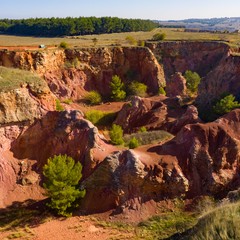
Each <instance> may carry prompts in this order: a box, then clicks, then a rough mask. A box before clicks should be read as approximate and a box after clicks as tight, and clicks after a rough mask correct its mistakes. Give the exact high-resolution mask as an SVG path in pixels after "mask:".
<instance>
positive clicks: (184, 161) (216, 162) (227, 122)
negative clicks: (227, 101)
mask: <svg viewBox="0 0 240 240" xmlns="http://www.w3.org/2000/svg"><path fill="white" fill-rule="evenodd" d="M239 116H240V110H235V111H232V112H231V113H229V114H228V115H226V116H224V117H223V118H221V119H219V120H217V121H216V122H212V123H207V124H199V123H198V124H190V125H186V126H185V127H183V128H182V130H181V131H180V132H179V133H178V134H177V136H176V138H175V139H174V140H172V141H171V142H169V143H167V144H165V145H163V146H161V147H156V148H152V149H150V151H157V152H158V154H159V155H162V156H163V159H164V158H168V157H172V158H174V159H176V161H177V162H178V164H179V166H180V167H181V169H182V171H183V174H184V176H185V177H186V178H187V179H188V180H189V192H188V194H189V196H190V197H193V196H196V195H201V194H210V195H211V194H213V195H214V194H215V195H218V194H220V193H223V192H224V191H227V190H228V189H229V188H234V183H235V181H239V157H240V151H239V149H240V148H239V146H240V145H239V143H240V142H239V125H240V121H239ZM235 187H236V186H235Z"/></svg>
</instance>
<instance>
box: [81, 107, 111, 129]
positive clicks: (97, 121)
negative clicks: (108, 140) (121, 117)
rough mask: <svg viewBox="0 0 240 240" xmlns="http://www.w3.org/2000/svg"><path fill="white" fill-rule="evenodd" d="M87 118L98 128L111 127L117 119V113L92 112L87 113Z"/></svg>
mask: <svg viewBox="0 0 240 240" xmlns="http://www.w3.org/2000/svg"><path fill="white" fill-rule="evenodd" d="M85 118H86V119H87V120H89V121H90V122H92V123H93V124H94V125H96V126H111V125H112V123H113V121H114V120H115V118H116V113H115V112H103V111H100V110H90V111H88V112H86V113H85Z"/></svg>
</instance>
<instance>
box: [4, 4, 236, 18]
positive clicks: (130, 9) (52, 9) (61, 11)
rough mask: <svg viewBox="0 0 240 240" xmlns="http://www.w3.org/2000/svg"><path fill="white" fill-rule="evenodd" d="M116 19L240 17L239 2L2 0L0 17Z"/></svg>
mask: <svg viewBox="0 0 240 240" xmlns="http://www.w3.org/2000/svg"><path fill="white" fill-rule="evenodd" d="M67 16H70V17H79V16H97V17H102V16H116V17H122V18H142V19H158V20H166V19H168V20H169V19H187V18H213V17H240V1H239V0H197V1H196V0H115V1H114V0H0V18H1V19H2V18H29V17H67Z"/></svg>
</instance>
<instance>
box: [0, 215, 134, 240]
mask: <svg viewBox="0 0 240 240" xmlns="http://www.w3.org/2000/svg"><path fill="white" fill-rule="evenodd" d="M134 235H135V234H134V232H132V233H131V232H128V231H123V230H120V229H112V228H104V227H101V226H98V223H97V221H96V220H94V217H83V216H80V217H71V218H67V219H60V220H59V219H54V220H52V219H49V220H45V222H44V223H42V224H40V225H37V226H31V227H24V228H17V229H11V230H8V231H4V232H0V239H1V240H8V239H19V240H55V239H56V240H78V239H87V240H88V239H89V240H94V239H100V240H107V239H109V240H110V239H112V240H113V239H133V238H134Z"/></svg>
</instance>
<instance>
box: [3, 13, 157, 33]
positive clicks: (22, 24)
mask: <svg viewBox="0 0 240 240" xmlns="http://www.w3.org/2000/svg"><path fill="white" fill-rule="evenodd" d="M157 26H158V24H157V23H154V22H153V21H150V20H141V19H121V18H117V17H101V18H96V17H79V18H71V17H67V18H30V19H20V20H11V19H2V20H0V32H1V33H3V34H12V35H21V36H39V37H44V36H46V37H56V36H66V35H68V36H72V35H87V34H101V33H118V32H133V31H150V30H152V29H153V28H155V27H157Z"/></svg>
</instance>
